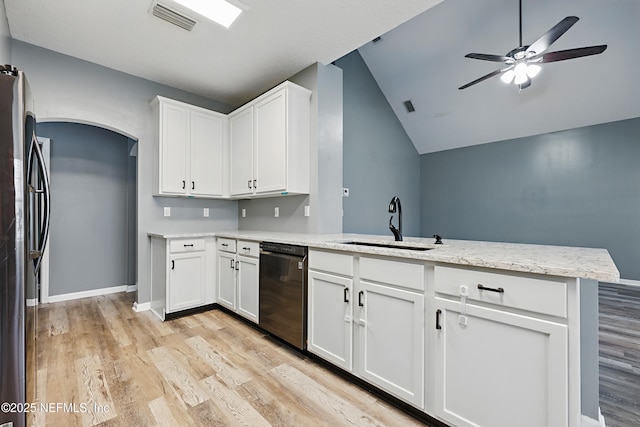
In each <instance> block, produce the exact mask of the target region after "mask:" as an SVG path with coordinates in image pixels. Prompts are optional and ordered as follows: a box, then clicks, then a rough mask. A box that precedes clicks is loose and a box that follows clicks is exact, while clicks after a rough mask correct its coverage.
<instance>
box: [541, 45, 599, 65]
mask: <svg viewBox="0 0 640 427" xmlns="http://www.w3.org/2000/svg"><path fill="white" fill-rule="evenodd" d="M606 48H607V45H606V44H603V45H599V46H589V47H579V48H576V49H567V50H559V51H556V52H549V53H545V54H544V55H542V60H541V61H540V62H557V61H564V60H566V59H573V58H580V57H582V56H589V55H598V54H600V53H602V52H604V51H605V49H606Z"/></svg>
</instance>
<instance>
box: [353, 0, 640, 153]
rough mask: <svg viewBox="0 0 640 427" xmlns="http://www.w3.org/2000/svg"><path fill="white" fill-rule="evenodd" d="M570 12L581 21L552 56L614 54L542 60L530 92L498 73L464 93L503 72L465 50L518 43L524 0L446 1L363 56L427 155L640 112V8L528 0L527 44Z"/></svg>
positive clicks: (500, 50) (631, 2)
mask: <svg viewBox="0 0 640 427" xmlns="http://www.w3.org/2000/svg"><path fill="white" fill-rule="evenodd" d="M570 15H575V16H578V17H579V18H580V20H579V21H578V22H577V23H576V24H575V25H574V26H573V27H572V28H571V29H570V30H569V31H568V32H566V33H565V34H564V35H563V36H562V37H561V38H560V39H558V40H557V41H556V42H555V43H554V44H553V46H552V47H551V48H550V49H549V50H550V51H554V50H564V49H571V48H576V47H582V46H591V45H599V44H607V45H608V48H607V50H606V51H605V52H604V53H602V54H601V55H596V56H591V57H585V58H579V59H573V60H568V61H563V62H556V63H548V64H543V69H542V71H541V73H540V74H539V75H538V76H537V77H536V78H535V79H534V80H533V83H532V85H531V86H530V87H529V88H527V89H525V90H523V91H522V92H519V91H518V89H517V87H515V86H514V85H506V84H505V83H503V82H502V81H501V80H500V79H499V77H494V78H492V79H490V80H486V81H484V82H482V83H479V84H477V85H475V86H472V87H469V88H467V89H464V90H458V87H460V86H462V85H463V84H466V83H468V82H470V81H472V80H475V79H476V78H478V77H480V76H483V75H485V74H487V73H489V72H491V71H493V70H495V69H497V68H499V66H500V64H497V63H492V62H486V61H478V60H473V59H468V58H464V55H465V54H467V53H469V52H480V53H492V54H498V55H504V54H506V53H507V52H509V51H510V50H512V49H513V48H515V47H517V45H518V2H517V1H516V0H482V1H470V0H445V1H444V2H442V3H440V4H438V5H437V6H435V7H433V8H431V9H429V10H428V11H426V12H424V13H422V14H421V15H418V16H416V17H415V18H413V19H411V20H410V21H408V22H406V23H404V24H402V25H400V26H399V27H397V28H395V29H393V30H391V31H389V32H387V33H386V34H384V35H383V36H382V40H381V41H380V42H378V43H375V44H374V43H367V44H366V45H364V46H362V47H361V48H360V49H359V51H360V54H361V55H362V57H363V58H364V60H365V62H366V64H367V66H368V67H369V69H370V71H371V73H372V74H373V76H374V77H375V79H376V81H377V82H378V85H379V86H380V88H381V90H382V91H383V93H384V94H385V96H386V98H387V100H388V101H389V103H390V104H391V106H392V108H393V109H394V111H395V113H396V115H397V116H398V118H399V120H400V122H401V123H402V125H403V126H404V128H405V130H406V132H407V134H408V135H409V137H410V138H411V140H412V141H413V143H414V145H415V146H416V149H417V150H418V152H419V153H421V154H422V153H429V152H435V151H440V150H445V149H450V148H456V147H463V146H468V145H474V144H481V143H486V142H492V141H500V140H506V139H512V138H518V137H523V136H530V135H537V134H544V133H548V132H554V131H559V130H564V129H571V128H576V127H581V126H587V125H591V124H597V123H605V122H610V121H616V120H622V119H627V118H632V117H638V116H640V83H639V81H638V77H637V72H638V70H640V55H638V54H637V53H636V51H637V48H638V47H637V46H638V43H639V42H640V25H638V22H640V2H638V1H637V0H614V1H580V0H536V1H533V0H524V1H523V43H524V44H525V45H526V44H531V43H532V42H533V41H534V40H536V39H537V38H538V37H539V36H541V35H542V34H543V33H544V32H546V31H547V30H548V29H550V28H551V27H552V26H554V25H555V24H556V23H558V22H559V21H560V20H561V19H563V18H564V17H566V16H570ZM409 99H410V100H411V101H412V102H413V104H414V106H415V109H416V111H415V112H414V113H407V111H406V109H405V107H404V105H403V102H404V101H405V100H409Z"/></svg>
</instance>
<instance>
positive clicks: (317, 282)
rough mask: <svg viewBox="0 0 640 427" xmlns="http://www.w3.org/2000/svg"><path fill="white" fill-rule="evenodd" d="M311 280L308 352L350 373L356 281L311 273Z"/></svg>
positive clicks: (316, 272)
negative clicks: (354, 283) (354, 286)
mask: <svg viewBox="0 0 640 427" xmlns="http://www.w3.org/2000/svg"><path fill="white" fill-rule="evenodd" d="M311 256H312V255H311ZM311 259H313V258H310V260H311ZM308 277H309V289H308V292H309V307H308V314H307V316H308V319H309V320H308V329H309V330H308V332H307V336H308V344H307V349H308V350H309V351H310V352H311V353H314V354H316V355H318V356H320V357H322V358H323V359H325V360H327V361H329V362H331V363H333V364H334V365H336V366H338V367H340V368H342V369H344V370H346V371H351V369H352V360H353V359H352V357H353V326H352V321H351V320H352V310H353V306H352V301H351V299H352V295H353V280H352V279H351V278H348V277H341V276H337V275H333V274H327V273H323V272H320V271H313V270H310V271H309V276H308Z"/></svg>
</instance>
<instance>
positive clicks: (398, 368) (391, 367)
mask: <svg viewBox="0 0 640 427" xmlns="http://www.w3.org/2000/svg"><path fill="white" fill-rule="evenodd" d="M359 289H360V291H359V292H358V306H359V308H360V313H361V314H360V316H359V319H358V320H357V324H358V325H359V326H360V333H359V343H358V350H359V359H360V361H361V366H360V374H361V376H362V377H363V378H365V379H366V380H368V381H369V382H371V383H372V384H375V385H377V386H378V387H380V388H382V389H384V390H386V391H388V392H390V393H392V394H394V395H396V396H398V397H400V398H401V399H403V400H406V401H407V402H410V403H412V404H414V405H416V406H418V407H421V408H422V407H423V390H424V336H425V335H424V295H423V294H420V293H417V292H412V291H407V290H404V289H398V288H395V287H391V286H387V285H379V284H374V283H370V282H367V281H364V280H361V281H360V283H359Z"/></svg>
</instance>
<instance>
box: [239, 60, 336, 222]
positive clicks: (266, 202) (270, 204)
mask: <svg viewBox="0 0 640 427" xmlns="http://www.w3.org/2000/svg"><path fill="white" fill-rule="evenodd" d="M288 80H290V81H292V82H294V83H297V84H299V85H300V86H303V87H306V88H307V89H310V90H311V91H313V95H312V96H311V121H310V128H311V134H310V160H309V163H310V164H309V169H310V173H311V182H310V194H309V195H301V196H287V197H271V198H264V199H251V200H241V201H240V202H239V203H238V216H239V219H238V227H239V228H240V229H241V230H263V231H287V232H295V233H340V232H341V231H342V217H341V213H342V197H341V189H342V70H340V69H339V68H337V67H335V66H333V65H322V64H317V63H316V64H314V65H312V66H310V67H308V68H306V69H305V70H303V71H301V72H300V73H298V74H296V75H294V76H292V77H291V78H289V79H288ZM306 205H308V206H310V216H308V217H305V216H304V207H305V206H306ZM275 207H278V208H279V211H280V214H279V216H278V217H277V218H276V217H275V216H274V208H275ZM242 209H245V210H246V214H247V216H246V217H244V218H243V217H242Z"/></svg>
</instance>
